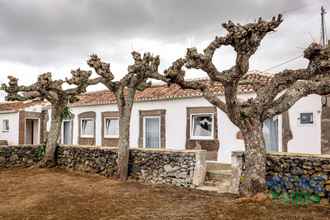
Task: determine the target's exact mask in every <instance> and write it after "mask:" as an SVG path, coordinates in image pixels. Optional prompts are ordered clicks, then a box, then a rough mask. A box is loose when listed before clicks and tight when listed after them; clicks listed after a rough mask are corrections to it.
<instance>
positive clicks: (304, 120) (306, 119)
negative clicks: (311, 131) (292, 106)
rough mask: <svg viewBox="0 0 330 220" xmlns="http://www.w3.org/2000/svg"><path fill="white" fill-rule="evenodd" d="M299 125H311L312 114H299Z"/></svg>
mask: <svg viewBox="0 0 330 220" xmlns="http://www.w3.org/2000/svg"><path fill="white" fill-rule="evenodd" d="M300 124H313V112H307V113H300Z"/></svg>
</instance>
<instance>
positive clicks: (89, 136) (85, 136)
mask: <svg viewBox="0 0 330 220" xmlns="http://www.w3.org/2000/svg"><path fill="white" fill-rule="evenodd" d="M83 120H92V121H93V134H92V135H83V134H82V121H83ZM79 129H80V137H81V138H94V135H95V119H94V118H80V128H79Z"/></svg>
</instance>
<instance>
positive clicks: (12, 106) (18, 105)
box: [0, 100, 42, 112]
mask: <svg viewBox="0 0 330 220" xmlns="http://www.w3.org/2000/svg"><path fill="white" fill-rule="evenodd" d="M41 103H42V101H31V100H29V101H10V102H0V112H6V111H15V112H17V111H19V110H22V109H24V108H27V107H30V106H33V105H38V104H41Z"/></svg>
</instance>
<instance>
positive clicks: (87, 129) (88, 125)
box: [80, 118, 94, 137]
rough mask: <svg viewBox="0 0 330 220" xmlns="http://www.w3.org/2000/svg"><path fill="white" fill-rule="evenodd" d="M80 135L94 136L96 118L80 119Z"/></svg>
mask: <svg viewBox="0 0 330 220" xmlns="http://www.w3.org/2000/svg"><path fill="white" fill-rule="evenodd" d="M80 122H81V126H80V136H81V137H94V119H92V118H83V119H81V120H80Z"/></svg>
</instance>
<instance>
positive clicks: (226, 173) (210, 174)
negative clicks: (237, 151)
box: [206, 170, 232, 181]
mask: <svg viewBox="0 0 330 220" xmlns="http://www.w3.org/2000/svg"><path fill="white" fill-rule="evenodd" d="M231 178H232V170H212V171H207V172H206V180H215V181H224V180H231Z"/></svg>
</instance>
